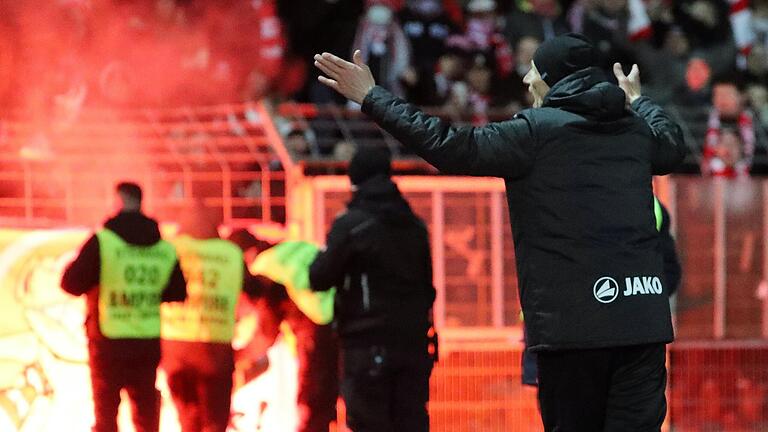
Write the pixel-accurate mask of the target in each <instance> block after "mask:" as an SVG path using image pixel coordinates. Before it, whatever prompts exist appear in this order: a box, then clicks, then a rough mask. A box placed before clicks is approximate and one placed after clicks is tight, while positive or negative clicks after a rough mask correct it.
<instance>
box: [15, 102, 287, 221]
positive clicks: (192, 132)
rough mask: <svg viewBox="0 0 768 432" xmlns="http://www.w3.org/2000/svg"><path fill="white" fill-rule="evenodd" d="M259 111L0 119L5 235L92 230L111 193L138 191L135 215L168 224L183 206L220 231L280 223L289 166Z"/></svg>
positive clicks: (259, 107) (250, 107) (234, 108)
mask: <svg viewBox="0 0 768 432" xmlns="http://www.w3.org/2000/svg"><path fill="white" fill-rule="evenodd" d="M280 143H281V140H280V137H279V136H278V134H277V132H276V131H275V129H274V125H273V124H272V121H271V116H270V114H269V113H268V112H267V111H266V109H265V107H264V106H263V104H261V103H252V104H243V105H223V106H215V107H204V108H195V109H193V108H184V109H178V110H167V109H166V110H162V111H155V110H136V111H119V112H106V111H102V110H98V111H88V110H86V111H84V112H83V113H81V115H80V116H79V117H77V118H75V119H70V120H68V121H67V122H58V123H53V124H46V125H39V124H35V123H33V122H31V121H29V120H27V119H24V118H19V119H13V118H11V119H1V120H0V218H2V219H3V220H4V221H5V225H6V226H8V225H11V226H62V225H93V224H96V223H98V222H100V221H101V220H102V219H103V217H104V215H105V214H106V213H108V212H110V211H111V208H112V207H113V199H114V193H113V188H114V185H115V184H116V183H117V182H119V181H122V180H131V181H136V182H138V183H140V184H141V185H142V186H143V188H144V192H145V197H146V199H145V204H146V205H145V208H146V210H147V211H148V212H149V213H151V214H153V215H156V216H157V217H159V218H161V219H173V218H174V216H176V215H178V212H179V210H180V209H181V208H183V207H184V206H185V205H186V204H187V203H188V201H189V200H190V199H199V200H202V201H203V204H204V205H206V206H208V207H211V208H215V209H218V210H219V211H220V212H221V218H222V220H223V221H224V223H225V224H234V225H238V224H244V223H247V222H248V221H253V220H261V221H279V222H282V221H284V215H285V196H286V194H287V191H286V187H287V186H286V181H285V180H286V176H285V172H286V170H289V169H290V168H291V167H292V166H293V162H292V161H291V159H290V157H288V155H287V153H286V152H285V150H284V148H283V147H282V146H281V145H280Z"/></svg>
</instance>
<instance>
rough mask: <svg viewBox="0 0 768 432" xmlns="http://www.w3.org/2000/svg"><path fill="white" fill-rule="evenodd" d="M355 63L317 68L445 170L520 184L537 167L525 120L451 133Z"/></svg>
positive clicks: (329, 58)
mask: <svg viewBox="0 0 768 432" xmlns="http://www.w3.org/2000/svg"><path fill="white" fill-rule="evenodd" d="M353 60H354V63H352V62H348V61H346V60H343V59H341V58H339V57H336V56H334V55H333V54H329V53H323V54H322V55H319V54H318V55H315V66H317V67H318V68H319V69H320V70H321V71H323V73H325V74H326V75H327V76H320V77H318V79H319V80H320V82H321V83H323V84H325V85H327V86H329V87H331V88H332V89H334V90H336V91H338V92H339V93H341V94H342V95H343V96H345V97H346V98H348V99H350V100H352V101H354V102H357V103H359V104H361V105H362V110H363V112H365V113H366V114H368V115H369V116H370V117H371V118H373V120H374V121H376V123H377V124H378V125H379V126H381V127H382V128H383V129H384V130H386V131H387V132H389V133H390V134H392V135H393V136H394V137H395V138H397V139H398V140H399V141H400V142H401V143H402V144H403V145H405V146H406V147H408V148H410V149H412V150H413V151H414V152H416V154H418V155H419V156H421V157H423V158H424V159H425V160H426V161H427V162H429V163H430V164H432V165H434V166H435V167H436V168H438V169H439V170H441V171H444V172H448V173H451V174H465V175H480V176H495V177H505V178H514V177H520V176H523V175H525V174H526V173H527V171H528V169H529V168H530V166H531V165H532V163H533V158H534V156H533V153H534V151H533V148H534V141H535V140H534V137H533V130H532V127H531V125H530V123H529V120H528V119H527V118H526V117H525V116H516V118H514V119H512V120H509V121H505V122H500V123H492V124H489V125H487V126H484V127H451V126H450V125H448V124H447V123H446V122H444V121H443V120H442V119H440V118H438V117H435V116H430V115H427V114H425V113H424V112H422V111H421V110H419V109H418V108H416V107H414V106H413V105H411V104H409V103H407V102H406V101H404V100H402V99H399V98H397V97H395V96H393V95H392V94H391V93H390V92H388V91H387V90H385V89H384V88H382V87H378V86H376V83H375V82H374V80H373V76H372V75H371V72H370V70H369V69H368V66H366V65H365V64H364V63H363V62H362V59H361V58H360V52H359V51H355V54H354V56H353Z"/></svg>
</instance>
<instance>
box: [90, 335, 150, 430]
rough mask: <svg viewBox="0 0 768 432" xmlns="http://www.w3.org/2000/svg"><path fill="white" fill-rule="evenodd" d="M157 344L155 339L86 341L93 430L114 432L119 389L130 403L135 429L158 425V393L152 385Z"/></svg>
mask: <svg viewBox="0 0 768 432" xmlns="http://www.w3.org/2000/svg"><path fill="white" fill-rule="evenodd" d="M159 361H160V343H159V341H157V340H150V341H145V340H127V341H117V340H106V341H98V342H93V341H92V342H90V343H89V344H88V364H89V366H90V369H91V388H92V390H93V409H94V417H95V419H94V420H95V421H94V425H93V432H117V430H118V428H117V411H118V407H119V406H120V391H121V390H123V389H125V391H126V393H127V394H128V398H129V399H130V403H131V413H132V416H133V425H134V427H135V429H136V432H157V431H158V429H159V427H160V392H158V390H157V388H156V387H155V378H156V377H157V365H158V363H159Z"/></svg>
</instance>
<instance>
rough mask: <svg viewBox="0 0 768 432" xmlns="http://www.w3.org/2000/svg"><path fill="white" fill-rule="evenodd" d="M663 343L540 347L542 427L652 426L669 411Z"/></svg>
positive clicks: (617, 430)
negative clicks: (566, 348) (558, 348)
mask: <svg viewBox="0 0 768 432" xmlns="http://www.w3.org/2000/svg"><path fill="white" fill-rule="evenodd" d="M665 354H666V346H665V345H664V344H650V345H638V346H630V347H620V348H603V349H588V350H569V351H554V352H539V353H538V368H539V403H540V406H541V417H542V420H543V422H544V430H545V431H552V432H574V431H579V432H581V431H583V432H600V431H604V432H651V431H654V432H655V431H659V430H661V424H662V423H663V421H664V417H665V415H666V412H667V401H666V397H665V395H664V390H665V387H666V382H667V370H666V366H665V360H666V359H665V357H666V355H665Z"/></svg>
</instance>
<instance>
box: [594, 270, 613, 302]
mask: <svg viewBox="0 0 768 432" xmlns="http://www.w3.org/2000/svg"><path fill="white" fill-rule="evenodd" d="M592 293H593V294H594V295H595V298H596V299H597V301H599V302H600V303H610V302H612V301H614V300H616V297H618V296H619V284H618V282H616V279H614V278H611V277H608V276H605V277H601V278H600V279H598V280H597V282H595V285H594V286H593V287H592Z"/></svg>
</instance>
